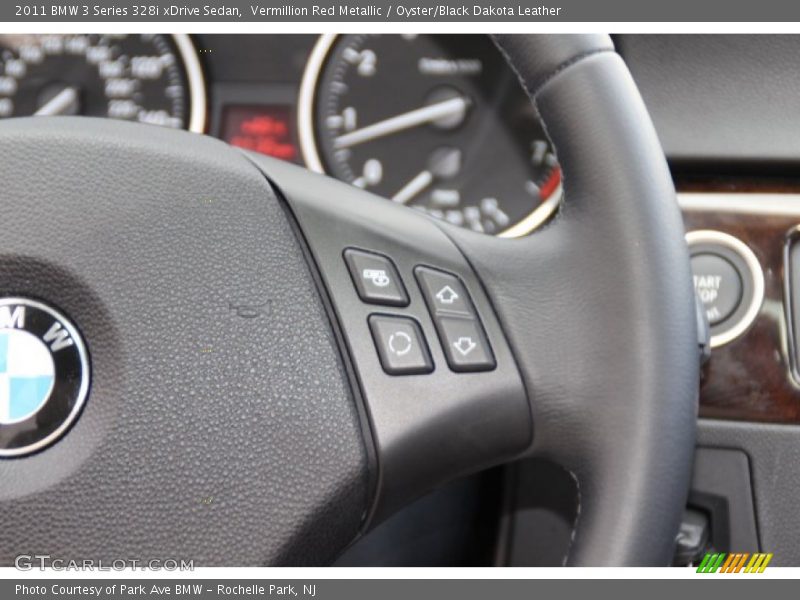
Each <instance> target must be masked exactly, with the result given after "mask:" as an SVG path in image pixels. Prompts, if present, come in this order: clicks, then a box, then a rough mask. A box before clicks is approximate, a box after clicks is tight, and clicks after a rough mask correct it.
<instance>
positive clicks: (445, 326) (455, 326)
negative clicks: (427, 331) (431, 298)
mask: <svg viewBox="0 0 800 600" xmlns="http://www.w3.org/2000/svg"><path fill="white" fill-rule="evenodd" d="M436 330H437V331H438V333H439V339H440V341H441V343H442V347H443V348H444V355H445V358H446V359H447V364H448V365H449V366H450V368H451V369H452V370H453V371H456V372H470V371H491V370H493V369H494V368H495V366H496V363H495V360H494V355H493V354H492V349H491V347H490V346H489V342H488V340H487V339H486V335H484V333H483V327H481V325H480V323H479V322H478V321H477V319H471V318H466V319H465V318H463V317H444V316H440V317H437V318H436Z"/></svg>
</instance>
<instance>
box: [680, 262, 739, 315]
mask: <svg viewBox="0 0 800 600" xmlns="http://www.w3.org/2000/svg"><path fill="white" fill-rule="evenodd" d="M692 272H693V273H694V288H695V291H696V292H697V295H698V297H699V298H700V301H701V302H702V303H703V307H704V308H705V311H706V317H707V318H708V322H709V324H711V325H717V324H718V323H722V322H723V321H724V320H725V319H727V318H728V317H730V316H731V315H732V314H733V313H734V311H735V310H736V309H737V308H738V307H739V303H740V302H741V301H742V278H741V277H740V275H739V273H738V271H737V270H736V268H735V267H734V266H733V265H732V264H731V263H730V262H728V261H727V260H726V259H724V258H723V257H721V256H718V255H717V254H711V253H703V254H696V255H694V256H692Z"/></svg>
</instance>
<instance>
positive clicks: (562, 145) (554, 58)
mask: <svg viewBox="0 0 800 600" xmlns="http://www.w3.org/2000/svg"><path fill="white" fill-rule="evenodd" d="M495 40H496V42H497V44H498V46H499V47H500V48H501V50H502V51H503V53H504V55H505V56H506V58H507V59H508V61H509V63H510V64H511V65H512V67H513V68H514V69H515V70H516V72H517V73H518V74H519V76H520V79H521V81H522V83H523V84H524V86H525V89H526V90H527V91H528V93H529V94H530V97H531V99H532V100H533V101H534V102H535V103H536V106H537V108H538V111H539V113H540V115H541V117H542V119H543V121H544V123H545V125H546V128H547V131H548V134H549V136H550V137H551V139H552V142H553V144H554V146H555V147H556V149H557V153H558V157H559V160H560V163H561V165H562V169H563V173H564V189H565V198H566V200H565V203H564V205H563V207H562V208H561V210H560V212H559V213H558V214H557V216H556V217H555V218H554V219H553V221H552V222H551V223H549V224H548V225H547V226H545V227H544V228H542V229H541V230H539V231H537V232H535V233H534V234H532V235H530V236H528V237H525V238H522V239H517V240H507V239H498V238H492V237H489V236H482V235H479V234H475V233H472V232H469V231H466V230H462V229H458V228H456V227H452V226H449V225H448V224H445V223H442V222H438V221H434V220H432V219H431V218H429V217H427V216H425V215H423V214H420V213H418V212H415V211H413V210H409V209H407V208H404V207H401V206H397V205H394V204H393V203H390V202H385V201H380V200H377V199H376V198H374V197H372V196H371V195H369V194H368V193H366V192H363V191H360V190H357V189H355V188H353V187H351V186H348V185H345V184H342V183H339V182H336V181H333V180H331V179H329V178H326V177H322V176H319V175H315V174H312V173H309V172H307V171H305V170H304V169H301V168H299V167H295V166H293V165H290V164H288V163H283V162H280V161H277V160H273V159H270V158H267V157H264V156H256V155H254V154H248V153H244V152H242V151H240V150H237V149H234V148H231V147H229V146H227V145H225V144H224V143H222V142H220V141H217V140H213V139H211V138H208V137H203V136H198V135H196V134H190V133H185V132H176V131H172V130H167V129H162V128H156V127H147V126H142V125H134V124H128V123H120V122H116V121H111V120H99V119H86V118H67V117H65V118H60V117H59V118H55V117H54V118H32V119H15V120H9V121H6V122H3V123H2V124H1V125H0V155H2V156H3V160H2V162H0V181H2V182H3V185H2V191H0V197H2V207H3V218H4V223H5V224H6V226H5V227H4V232H3V235H2V236H0V282H2V283H1V285H2V291H3V294H2V295H3V296H5V297H14V298H24V299H33V300H36V301H37V302H40V303H42V304H44V305H47V306H48V307H52V308H53V309H55V310H57V311H58V314H60V315H63V316H64V318H65V319H68V320H69V321H70V322H71V323H73V324H74V326H75V330H76V331H78V332H80V335H81V336H82V339H83V340H84V342H85V346H86V349H87V351H88V352H87V356H88V363H89V364H90V369H91V385H90V389H89V393H88V398H87V399H86V402H85V404H84V405H83V408H82V410H81V411H80V414H79V416H78V418H76V419H75V420H74V423H72V424H71V427H69V428H68V431H66V430H65V431H63V432H62V433H63V435H61V437H60V439H58V440H57V441H55V440H54V441H53V442H52V443H50V444H49V445H47V446H46V447H39V448H36V449H35V450H36V451H34V452H31V453H25V452H20V453H19V454H20V455H18V456H15V457H11V458H3V459H0V482H1V483H0V515H2V516H0V563H2V564H9V563H13V561H14V557H15V556H16V555H17V554H20V553H22V552H25V553H30V552H34V553H35V552H40V553H46V554H49V555H50V556H52V557H53V558H56V557H58V558H63V559H70V558H76V557H82V558H85V557H94V558H103V559H108V560H111V559H115V558H120V557H126V558H137V559H140V560H143V561H144V560H150V559H158V558H161V559H163V558H165V557H167V558H181V559H191V560H194V561H195V564H197V565H239V566H242V565H265V564H293V565H294V564H326V563H329V562H331V561H332V560H334V559H335V557H336V556H337V555H338V554H339V553H340V552H341V551H342V550H343V549H344V548H345V547H346V546H347V545H348V544H350V543H351V542H352V541H353V540H354V539H356V538H357V537H358V536H359V535H360V534H362V533H363V532H365V531H366V530H368V529H369V528H370V527H371V526H372V525H374V524H375V523H378V522H380V520H381V519H383V518H385V517H386V516H387V515H389V514H391V513H392V512H393V511H395V510H396V509H398V508H399V507H401V506H403V505H404V504H406V503H408V502H409V501H410V500H412V499H414V498H416V497H418V496H419V495H420V494H422V493H424V492H425V491H427V490H430V489H432V488H433V487H434V486H436V485H439V484H441V483H443V482H445V481H447V480H449V479H452V478H455V477H458V476H461V475H464V474H467V473H470V472H474V471H477V470H479V469H483V468H486V467H489V466H491V465H496V464H500V463H503V462H507V461H510V460H513V459H516V458H519V457H524V456H530V455H538V456H546V457H549V458H551V459H553V460H555V461H557V462H558V463H560V464H561V465H563V466H564V467H565V468H566V469H568V470H569V472H570V473H571V474H572V476H573V477H574V479H575V481H576V484H577V488H578V490H579V507H578V508H579V509H578V517H577V520H576V523H575V529H574V531H573V536H572V542H571V547H570V552H569V557H568V564H571V565H582V566H590V565H666V564H668V563H669V562H670V559H671V556H672V551H673V545H674V539H675V535H676V533H677V529H678V525H679V522H680V517H681V514H682V509H683V507H684V505H685V501H686V495H687V489H688V484H689V477H690V468H691V460H692V456H693V451H694V429H695V421H696V402H697V393H698V360H697V333H696V320H695V314H696V313H695V301H694V293H693V289H692V285H691V274H690V268H689V258H688V251H687V247H686V244H685V242H684V239H683V227H682V223H681V217H680V214H679V210H678V208H677V205H676V202H675V199H674V189H673V186H672V183H671V178H670V174H669V171H668V169H667V165H666V162H665V159H664V155H663V152H662V150H661V148H660V146H659V142H658V139H657V137H656V134H655V131H654V129H653V126H652V124H651V122H650V119H649V117H648V114H647V112H646V109H645V107H644V105H643V103H642V100H641V98H640V96H639V94H638V91H637V89H636V86H635V84H634V83H633V81H632V79H631V77H630V74H629V72H628V71H627V69H626V67H625V65H624V63H623V61H622V59H621V58H620V57H619V56H618V55H617V54H616V53H615V52H614V49H613V45H612V43H611V41H610V39H609V38H608V37H606V36H599V35H564V36H562V35H543V36H496V38H495ZM447 289H449V290H450V291H449V292H447ZM443 291H444V292H443ZM442 292H443V293H442ZM9 314H11V313H9ZM0 316H2V315H0ZM4 320H5V325H4V326H5V327H13V326H14V323H13V319H11V318H5V319H4ZM0 325H2V323H0ZM51 339H52V336H51ZM87 370H88V369H87ZM77 376H79V377H88V373H82V374H79V375H77ZM58 377H62V375H60V374H59V373H58V372H56V378H57V379H58ZM64 377H66V376H64ZM48 402H50V401H48ZM77 405H78V403H77V401H76V400H75V399H73V404H72V405H70V406H72V407H73V408H76V414H77V411H78V410H80V407H78V406H77ZM48 406H49V404H48ZM41 415H42V412H40V413H39V417H41ZM39 417H37V416H35V417H31V419H32V420H31V422H30V423H28V424H27V426H28V427H29V431H27V432H21V431H20V430H19V427H18V428H17V429H14V430H13V431H11V432H9V431H10V430H9V429H8V427H6V428H5V429H4V428H3V426H2V425H0V445H2V448H5V449H8V448H22V449H23V450H24V444H25V443H26V442H25V440H26V439H28V438H27V437H26V436H28V435H32V434H33V433H36V431H37V428H41V427H44V426H45V422H46V421H47V419H45V418H44V417H41V418H39ZM50 417H52V415H49V416H48V418H50ZM62 425H63V424H62ZM64 429H66V428H64Z"/></svg>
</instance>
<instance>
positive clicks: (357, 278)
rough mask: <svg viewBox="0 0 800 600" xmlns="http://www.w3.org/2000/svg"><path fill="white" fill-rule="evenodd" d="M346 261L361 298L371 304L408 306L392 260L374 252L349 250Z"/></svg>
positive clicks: (345, 254)
mask: <svg viewBox="0 0 800 600" xmlns="http://www.w3.org/2000/svg"><path fill="white" fill-rule="evenodd" d="M344 259H345V261H346V262H347V267H348V269H350V276H351V277H352V278H353V283H354V284H355V286H356V290H357V291H358V295H359V297H360V298H361V299H362V300H363V301H364V302H369V303H370V304H386V305H389V306H407V305H408V295H407V294H406V290H405V288H404V287H403V282H402V281H401V280H400V275H398V273H397V269H395V267H394V264H393V263H392V261H391V260H390V259H388V258H387V257H385V256H383V255H381V254H375V253H373V252H364V251H363V250H354V249H352V248H348V249H347V250H345V251H344Z"/></svg>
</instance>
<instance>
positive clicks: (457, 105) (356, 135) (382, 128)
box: [334, 97, 469, 148]
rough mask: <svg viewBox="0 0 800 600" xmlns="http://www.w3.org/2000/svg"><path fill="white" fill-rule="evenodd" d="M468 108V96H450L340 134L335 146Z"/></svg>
mask: <svg viewBox="0 0 800 600" xmlns="http://www.w3.org/2000/svg"><path fill="white" fill-rule="evenodd" d="M467 108H469V102H468V101H467V99H466V98H461V97H456V98H450V99H449V100H444V101H442V102H437V103H436V104H430V105H428V106H423V107H422V108H417V109H415V110H412V111H409V112H406V113H403V114H400V115H397V116H394V117H390V118H388V119H384V120H383V121H378V122H377V123H373V124H372V125H367V126H366V127H362V128H361V129H356V130H355V131H351V132H350V133H345V134H344V135H340V136H339V137H337V138H336V140H335V142H334V146H336V148H349V147H351V146H355V145H357V144H362V143H364V142H367V141H369V140H374V139H376V138H379V137H383V136H386V135H391V134H392V133H397V132H398V131H403V130H404V129H411V128H412V127H418V126H420V125H425V124H426V123H430V122H432V121H437V120H438V119H443V118H445V117H453V116H459V115H463V114H464V113H465V112H466V111H467Z"/></svg>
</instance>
